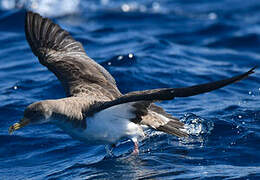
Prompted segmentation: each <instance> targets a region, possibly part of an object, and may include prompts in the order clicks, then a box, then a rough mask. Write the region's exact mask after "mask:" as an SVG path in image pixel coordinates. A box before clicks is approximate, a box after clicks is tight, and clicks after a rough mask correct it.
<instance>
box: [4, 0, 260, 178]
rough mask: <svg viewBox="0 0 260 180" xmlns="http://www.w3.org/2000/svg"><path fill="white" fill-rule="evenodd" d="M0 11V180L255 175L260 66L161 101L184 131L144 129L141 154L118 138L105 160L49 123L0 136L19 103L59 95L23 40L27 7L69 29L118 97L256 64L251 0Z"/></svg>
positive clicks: (259, 26)
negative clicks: (206, 89) (184, 134)
mask: <svg viewBox="0 0 260 180" xmlns="http://www.w3.org/2000/svg"><path fill="white" fill-rule="evenodd" d="M48 2H49V3H48ZM0 7H1V10H0V179H98V178H99V179H110V178H111V179H119V178H123V179H199V178H201V179H258V178H260V76H259V74H260V69H257V70H256V73H255V74H253V75H252V76H251V77H250V78H248V79H246V80H243V81H241V82H239V83H236V84H234V85H231V86H228V87H225V88H223V89H221V90H217V91H214V92H211V93H207V94H203V95H198V96H194V97H190V98H183V99H176V100H173V101H169V102H163V103H160V105H161V106H162V107H164V108H165V109H166V110H167V111H168V112H169V113H171V114H173V115H175V116H177V117H179V118H181V119H182V120H183V121H184V122H185V123H186V124H187V127H188V128H189V132H190V134H191V137H190V138H187V139H178V138H176V137H173V136H171V135H167V134H164V133H157V132H155V131H152V130H149V131H148V132H147V134H148V137H147V138H146V139H144V140H143V141H142V142H140V154H139V155H138V156H132V155H129V153H128V152H129V151H131V150H132V148H133V144H132V143H131V142H122V145H119V147H117V148H116V149H115V154H116V155H117V156H118V157H115V158H106V159H104V156H105V150H104V147H103V146H86V145H84V144H83V143H81V142H78V141H76V140H73V139H71V138H70V137H69V136H68V135H66V134H64V133H63V132H62V131H61V130H60V129H58V128H57V127H55V126H53V125H50V124H45V125H34V126H30V127H26V128H24V129H21V130H20V131H17V132H16V133H14V135H12V136H10V135H8V127H9V126H10V125H11V124H13V123H14V122H16V121H18V120H19V119H20V118H21V116H22V115H23V110H24V108H25V107H26V106H27V105H28V104H30V103H33V102H35V101H39V100H44V99H56V98H61V97H64V96H65V94H64V92H63V89H62V86H61V85H60V83H59V82H58V80H57V79H56V77H55V76H54V75H53V74H52V73H50V72H49V71H48V70H47V69H46V68H45V67H43V66H41V65H40V64H39V63H38V60H37V58H36V57H35V56H34V55H33V54H32V52H31V50H30V48H29V46H28V44H27V42H26V40H25V36H24V29H23V26H24V16H25V9H33V10H34V11H37V12H40V13H41V14H43V15H45V16H48V17H51V18H53V19H54V21H55V22H57V23H58V24H60V25H61V26H62V27H63V28H65V29H66V30H68V31H69V32H71V34H72V35H73V36H74V37H75V38H76V39H77V40H79V41H81V42H82V43H83V45H84V47H85V49H86V51H87V54H88V55H89V56H90V57H92V58H93V59H95V60H96V61H97V62H98V63H100V64H102V65H103V66H104V67H105V68H106V69H107V70H108V71H109V72H110V73H111V74H112V75H113V76H114V77H115V79H116V81H117V83H118V86H119V89H120V90H121V91H122V92H123V93H126V92H129V91H133V90H143V89H149V88H159V87H181V86H188V85H193V84H197V83H204V82H209V81H213V80H218V79H221V78H225V77H228V76H233V75H236V74H238V73H241V72H244V71H247V70H249V68H251V67H253V66H255V65H259V66H260V1H259V0H250V1H244V0H218V1H203V0H192V1H182V0H175V1H172V0H162V1H151V0H140V1H134V0H128V1H112V0H101V1H95V0H92V1H87V0H86V1H83V0H82V1H80V0H76V1H70V0H63V1H44V0H41V1H34V3H32V2H31V1H29V0H28V1H24V0H22V1H16V2H15V1H10V0H2V1H0Z"/></svg>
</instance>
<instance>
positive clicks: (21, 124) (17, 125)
mask: <svg viewBox="0 0 260 180" xmlns="http://www.w3.org/2000/svg"><path fill="white" fill-rule="evenodd" d="M27 124H29V120H26V119H22V120H21V121H20V122H18V123H15V124H13V125H12V126H10V127H9V129H8V133H9V134H12V133H13V132H14V131H16V130H17V129H20V128H22V127H24V126H26V125H27Z"/></svg>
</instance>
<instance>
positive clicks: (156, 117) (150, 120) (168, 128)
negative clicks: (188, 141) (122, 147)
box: [85, 67, 255, 137]
mask: <svg viewBox="0 0 260 180" xmlns="http://www.w3.org/2000/svg"><path fill="white" fill-rule="evenodd" d="M254 69H255V67H254V68H252V69H251V70H249V71H248V72H246V73H243V74H241V75H238V76H234V77H231V78H227V79H224V80H220V81H215V82H211V83H206V84H200V85H195V86H190V87H184V88H164V89H153V90H146V91H136V92H131V93H128V94H126V95H123V96H121V97H119V98H117V99H115V100H112V101H105V102H99V103H95V104H94V105H92V106H91V107H90V108H89V109H88V110H87V111H86V112H85V114H86V116H91V115H93V114H94V113H96V112H99V111H102V110H104V109H107V108H110V107H112V106H120V105H121V104H124V103H129V104H130V103H132V107H134V108H135V109H134V111H133V109H131V112H132V113H133V112H134V114H135V115H136V116H135V118H134V119H131V121H132V122H135V123H138V124H144V125H148V126H150V127H152V128H154V129H157V130H160V131H164V132H166V133H169V134H173V135H176V136H179V137H185V136H187V134H186V133H185V132H183V131H182V129H183V125H184V124H183V123H182V122H180V121H179V120H178V119H177V118H175V117H172V116H171V115H170V114H168V113H166V112H165V111H164V110H163V109H162V108H160V107H158V106H156V105H154V104H152V102H155V101H161V100H171V99H174V98H175V97H188V96H194V95H198V94H202V93H205V92H209V91H213V90H215V89H219V88H221V87H224V86H226V85H229V84H231V83H234V82H237V81H239V80H242V79H244V78H246V77H247V76H248V75H250V74H252V73H254V71H253V70H254ZM133 102H134V103H133Z"/></svg>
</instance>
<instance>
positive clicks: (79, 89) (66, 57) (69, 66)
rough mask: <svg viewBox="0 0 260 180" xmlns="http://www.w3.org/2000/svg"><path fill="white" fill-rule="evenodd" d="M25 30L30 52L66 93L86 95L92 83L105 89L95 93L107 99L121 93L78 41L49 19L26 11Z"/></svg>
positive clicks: (69, 94)
mask: <svg viewBox="0 0 260 180" xmlns="http://www.w3.org/2000/svg"><path fill="white" fill-rule="evenodd" d="M25 33H26V39H27V41H28V43H29V45H30V47H31V49H32V51H33V53H34V54H35V55H36V56H37V57H38V58H39V61H40V63H41V64H42V65H44V66H46V67H47V68H48V69H49V70H50V71H52V72H53V73H54V74H55V75H56V76H57V77H58V79H59V80H60V81H61V83H62V85H63V87H64V89H65V91H66V95H67V96H82V95H87V94H88V93H90V91H89V89H91V87H93V86H95V87H96V86H98V87H99V88H100V89H104V91H105V94H103V93H102V91H97V92H96V94H97V93H99V95H107V96H108V97H109V98H110V99H111V100H112V99H114V98H116V97H118V96H120V95H121V93H120V92H119V90H118V88H117V86H116V83H115V80H114V78H113V77H112V76H111V75H110V74H109V73H108V72H107V71H106V70H105V69H104V68H103V67H102V66H101V65H99V64H97V63H96V62H95V61H94V60H92V59H91V58H89V57H88V56H87V54H86V53H85V50H84V48H83V46H82V44H81V43H80V42H78V41H76V40H74V39H73V38H72V37H71V36H70V35H69V33H68V32H67V31H65V30H63V29H62V28H61V27H60V26H59V25H57V24H55V23H53V22H52V21H51V20H50V19H48V18H43V17H41V16H40V15H39V14H37V13H33V12H27V14H26V20H25Z"/></svg>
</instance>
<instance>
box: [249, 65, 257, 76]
mask: <svg viewBox="0 0 260 180" xmlns="http://www.w3.org/2000/svg"><path fill="white" fill-rule="evenodd" d="M256 68H258V66H257V65H256V66H254V67H253V68H251V69H250V70H249V71H248V74H253V73H255V69H256Z"/></svg>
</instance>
